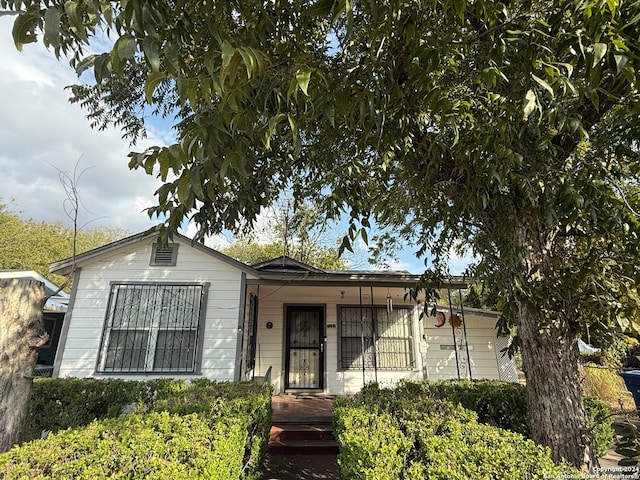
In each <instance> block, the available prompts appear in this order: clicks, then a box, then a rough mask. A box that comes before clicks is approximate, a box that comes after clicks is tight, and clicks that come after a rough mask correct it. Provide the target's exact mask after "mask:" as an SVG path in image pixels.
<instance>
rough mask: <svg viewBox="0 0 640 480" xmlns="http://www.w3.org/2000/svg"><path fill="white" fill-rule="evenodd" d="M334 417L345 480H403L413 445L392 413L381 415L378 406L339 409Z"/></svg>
mask: <svg viewBox="0 0 640 480" xmlns="http://www.w3.org/2000/svg"><path fill="white" fill-rule="evenodd" d="M334 416H335V418H336V422H335V425H334V433H335V435H336V438H337V439H338V441H339V444H340V453H339V454H338V464H339V465H340V469H341V473H342V478H345V479H363V480H364V479H367V480H395V479H398V478H400V474H401V472H402V469H403V467H404V463H405V457H406V456H407V454H408V453H409V450H410V448H411V442H410V441H409V440H408V439H407V437H406V436H405V435H404V433H403V432H402V430H401V429H400V427H399V425H398V423H397V421H396V420H395V419H394V418H393V417H392V416H391V415H390V414H389V413H387V412H379V411H378V410H377V408H375V406H373V407H368V406H355V407H348V406H338V407H334Z"/></svg>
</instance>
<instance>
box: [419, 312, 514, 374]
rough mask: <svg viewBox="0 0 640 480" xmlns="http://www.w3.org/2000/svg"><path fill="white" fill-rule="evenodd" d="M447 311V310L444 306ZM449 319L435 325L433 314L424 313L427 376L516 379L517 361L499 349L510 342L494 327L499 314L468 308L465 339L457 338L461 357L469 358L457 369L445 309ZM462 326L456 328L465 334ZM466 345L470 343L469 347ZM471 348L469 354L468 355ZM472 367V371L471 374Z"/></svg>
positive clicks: (461, 360)
mask: <svg viewBox="0 0 640 480" xmlns="http://www.w3.org/2000/svg"><path fill="white" fill-rule="evenodd" d="M443 311H444V310H443ZM445 314H446V318H447V322H446V323H445V325H444V326H442V327H440V328H438V327H435V323H436V319H435V318H434V317H425V318H424V319H423V324H424V336H425V352H424V364H425V375H426V378H429V379H431V380H442V379H449V378H459V377H460V378H470V377H471V378H473V379H492V380H506V381H517V375H516V373H515V364H514V363H513V361H512V360H510V359H509V358H508V357H504V356H503V354H502V353H501V352H500V350H502V349H503V348H505V347H506V346H507V345H508V338H507V337H499V338H498V337H497V336H496V334H497V331H496V328H495V325H496V321H497V319H498V314H497V313H493V312H482V311H480V310H476V309H465V313H464V319H465V326H466V340H467V341H466V343H465V342H464V341H462V342H458V347H457V352H458V357H459V358H458V361H460V362H464V359H466V358H468V362H467V364H468V365H469V367H467V368H466V369H465V367H464V366H463V365H461V368H460V370H458V364H457V361H456V349H454V345H455V343H456V342H455V341H454V337H453V331H452V328H451V324H450V323H449V321H448V320H449V312H448V311H445ZM463 331H464V330H463V329H460V330H459V331H458V332H457V335H459V336H462V334H463ZM467 345H468V347H469V349H468V351H467ZM467 352H468V356H467ZM469 370H470V374H469Z"/></svg>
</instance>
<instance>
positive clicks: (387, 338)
mask: <svg viewBox="0 0 640 480" xmlns="http://www.w3.org/2000/svg"><path fill="white" fill-rule="evenodd" d="M338 318H339V319H340V359H339V360H340V366H341V368H343V369H362V368H363V363H364V368H366V369H373V368H377V369H379V370H411V369H412V368H414V366H415V360H414V352H413V350H414V347H413V330H412V322H411V309H410V308H403V307H400V308H393V309H392V310H388V309H387V307H386V306H385V307H381V306H373V307H372V306H362V307H359V306H358V307H341V308H340V310H339V312H338Z"/></svg>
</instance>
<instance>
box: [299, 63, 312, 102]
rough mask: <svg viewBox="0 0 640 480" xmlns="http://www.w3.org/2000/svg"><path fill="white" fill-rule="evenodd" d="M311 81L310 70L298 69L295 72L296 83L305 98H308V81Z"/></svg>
mask: <svg viewBox="0 0 640 480" xmlns="http://www.w3.org/2000/svg"><path fill="white" fill-rule="evenodd" d="M310 80H311V70H310V69H308V68H301V69H298V71H297V72H296V81H297V82H298V87H299V88H300V90H301V91H302V93H304V94H305V95H306V96H309V93H308V91H307V90H308V88H309V81H310Z"/></svg>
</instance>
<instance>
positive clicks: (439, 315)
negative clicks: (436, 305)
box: [435, 312, 447, 328]
mask: <svg viewBox="0 0 640 480" xmlns="http://www.w3.org/2000/svg"><path fill="white" fill-rule="evenodd" d="M446 321H447V319H446V315H445V314H444V312H436V324H435V326H436V327H438V328H440V327H442V326H444V324H445V323H446Z"/></svg>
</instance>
